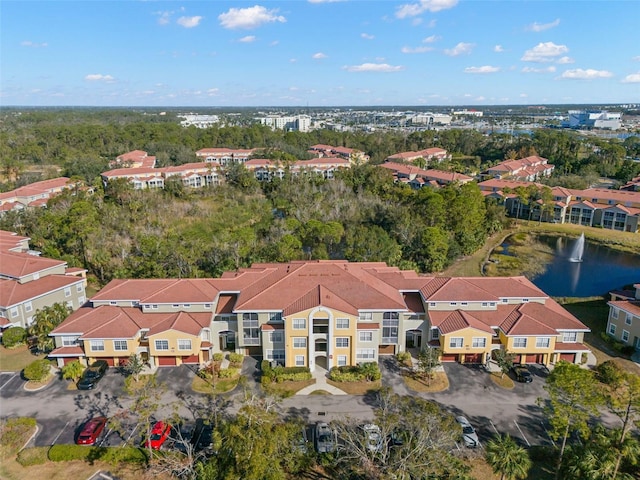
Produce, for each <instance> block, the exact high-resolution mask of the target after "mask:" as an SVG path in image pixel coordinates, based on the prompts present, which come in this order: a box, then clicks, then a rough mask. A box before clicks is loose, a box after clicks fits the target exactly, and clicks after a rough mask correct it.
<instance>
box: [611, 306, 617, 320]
mask: <svg viewBox="0 0 640 480" xmlns="http://www.w3.org/2000/svg"><path fill="white" fill-rule="evenodd" d="M611 318H615V319H616V320H617V319H618V309H617V308H616V307H613V308H612V309H611Z"/></svg>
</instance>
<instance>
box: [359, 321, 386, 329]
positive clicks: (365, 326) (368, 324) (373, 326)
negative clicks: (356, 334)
mask: <svg viewBox="0 0 640 480" xmlns="http://www.w3.org/2000/svg"><path fill="white" fill-rule="evenodd" d="M356 328H357V329H358V330H378V329H379V328H380V324H379V323H373V322H358V324H357V326H356Z"/></svg>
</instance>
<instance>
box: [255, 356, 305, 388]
mask: <svg viewBox="0 0 640 480" xmlns="http://www.w3.org/2000/svg"><path fill="white" fill-rule="evenodd" d="M261 367H262V379H261V383H262V384H263V385H268V384H270V383H272V382H276V383H282V382H302V381H305V380H310V379H311V371H310V370H309V368H308V367H280V366H277V367H275V368H272V367H271V364H270V362H269V361H268V360H263V361H262V364H261Z"/></svg>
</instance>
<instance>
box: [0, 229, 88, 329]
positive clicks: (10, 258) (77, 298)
mask: <svg viewBox="0 0 640 480" xmlns="http://www.w3.org/2000/svg"><path fill="white" fill-rule="evenodd" d="M28 242H29V239H28V238H26V237H20V236H18V235H15V234H14V233H12V232H6V231H3V230H0V326H2V327H3V328H6V327H9V326H18V327H28V326H29V325H31V323H32V322H33V315H34V314H35V313H36V312H37V311H38V310H39V309H41V308H44V307H48V306H51V305H53V304H54V303H63V304H65V305H67V306H68V307H69V308H71V309H72V310H77V309H78V308H80V307H81V306H82V305H83V304H84V303H85V301H86V293H85V287H86V279H85V274H86V271H85V270H83V269H79V268H69V267H68V266H67V262H63V261H61V260H53V259H50V258H44V257H40V256H38V253H37V252H33V251H31V250H29V246H28Z"/></svg>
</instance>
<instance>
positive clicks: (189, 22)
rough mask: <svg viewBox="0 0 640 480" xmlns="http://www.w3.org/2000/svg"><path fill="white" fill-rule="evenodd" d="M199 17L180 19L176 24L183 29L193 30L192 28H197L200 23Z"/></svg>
mask: <svg viewBox="0 0 640 480" xmlns="http://www.w3.org/2000/svg"><path fill="white" fill-rule="evenodd" d="M202 18H203V17H201V16H198V15H196V16H195V17H180V18H179V19H178V20H177V21H176V23H177V24H178V25H180V26H181V27H184V28H193V27H197V26H198V25H200V22H201V21H202Z"/></svg>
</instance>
